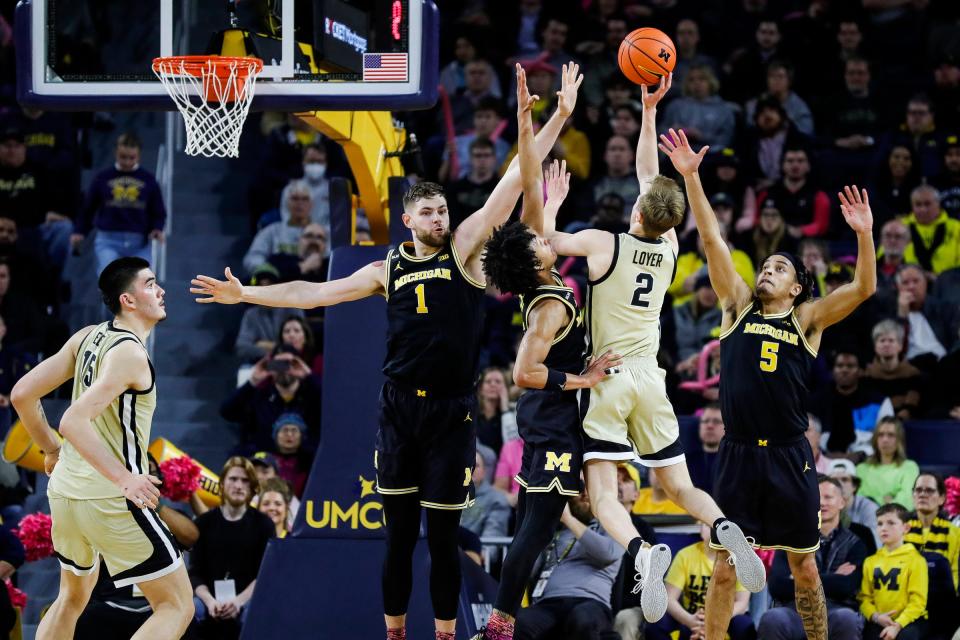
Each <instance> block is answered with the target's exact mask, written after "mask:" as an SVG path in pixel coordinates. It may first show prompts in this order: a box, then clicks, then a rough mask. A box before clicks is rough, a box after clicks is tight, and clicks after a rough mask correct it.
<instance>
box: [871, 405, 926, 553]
mask: <svg viewBox="0 0 960 640" xmlns="http://www.w3.org/2000/svg"><path fill="white" fill-rule="evenodd" d="M870 444H871V445H872V446H873V453H872V454H871V455H870V456H869V457H867V459H866V461H865V462H861V463H860V464H858V465H857V476H858V477H859V478H860V480H861V482H862V484H861V485H860V493H862V494H863V495H864V496H865V497H867V498H870V499H871V500H873V501H874V502H876V503H877V504H879V505H880V506H881V507H882V506H883V505H886V504H890V503H897V504H901V505H903V506H904V507H906V508H907V509H912V508H913V497H912V492H913V484H914V482H916V479H917V476H918V475H919V473H920V469H919V467H917V463H916V462H914V461H913V460H908V459H907V453H906V446H905V442H904V434H903V423H902V422H901V421H900V420H899V419H898V418H883V419H881V420H880V422H879V424H877V428H876V429H875V430H874V432H873V441H872V442H871V443H870ZM880 515H881V514H880V513H879V512H878V513H877V518H879V517H880ZM880 539H881V540H882V541H883V542H884V544H886V541H885V540H883V535H882V533H881V535H880Z"/></svg>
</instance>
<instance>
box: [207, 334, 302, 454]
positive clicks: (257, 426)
mask: <svg viewBox="0 0 960 640" xmlns="http://www.w3.org/2000/svg"><path fill="white" fill-rule="evenodd" d="M289 412H296V413H299V414H300V415H301V416H303V418H304V420H305V421H306V423H307V425H308V433H309V437H308V442H309V443H312V444H315V443H317V442H319V441H320V379H319V378H318V377H317V376H316V375H314V374H313V373H311V372H310V367H308V366H307V364H306V363H305V362H304V361H303V360H301V359H300V358H299V357H297V356H296V355H295V354H293V353H291V351H290V349H289V348H283V347H281V348H280V349H279V351H278V352H277V353H275V355H273V356H272V357H271V358H263V359H261V360H260V361H259V362H257V364H255V365H254V367H253V369H252V370H251V371H250V380H249V381H247V382H246V383H244V384H243V385H242V386H240V387H239V388H238V389H237V390H236V391H234V392H233V394H231V396H230V397H229V398H227V400H226V401H225V402H224V403H223V405H222V406H221V407H220V415H221V416H223V419H224V420H227V421H228V422H236V423H238V424H240V425H241V441H242V442H243V446H244V448H245V449H246V450H247V451H256V450H258V449H272V448H273V440H272V437H271V436H272V428H273V423H274V422H276V421H277V418H279V417H280V415H281V414H284V413H289Z"/></svg>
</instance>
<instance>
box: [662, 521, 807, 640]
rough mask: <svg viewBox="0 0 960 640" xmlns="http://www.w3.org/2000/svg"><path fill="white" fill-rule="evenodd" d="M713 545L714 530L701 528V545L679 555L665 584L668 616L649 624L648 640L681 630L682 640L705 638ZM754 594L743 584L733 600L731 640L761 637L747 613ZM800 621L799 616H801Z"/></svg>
mask: <svg viewBox="0 0 960 640" xmlns="http://www.w3.org/2000/svg"><path fill="white" fill-rule="evenodd" d="M709 542H710V527H708V526H707V525H705V524H701V525H700V542H696V543H694V544H692V545H690V546H688V547H684V548H683V549H681V550H680V551H678V552H677V555H676V556H675V557H674V559H673V563H672V564H671V565H670V571H668V572H667V577H666V578H665V579H664V582H665V583H666V586H667V615H665V616H664V617H663V618H661V619H660V621H659V622H657V623H656V624H653V625H649V626H648V627H647V629H646V633H645V635H644V638H645V639H646V640H669V639H670V638H672V637H673V635H671V634H673V633H675V632H677V631H679V632H680V633H679V637H680V638H691V637H697V638H704V637H706V636H705V635H704V633H705V627H704V624H705V621H706V617H705V614H704V607H705V606H706V602H707V585H709V584H710V578H711V577H712V576H713V563H714V562H715V561H716V558H717V552H716V551H714V550H713V549H711V548H710V546H709V545H708V544H707V543H709ZM749 604H750V594H749V592H748V591H747V590H746V588H745V587H744V586H743V585H741V584H740V583H739V582H737V584H736V593H735V595H734V600H733V617H732V618H731V620H730V627H729V629H728V633H727V636H728V637H729V638H730V640H753V638H756V637H757V632H756V629H754V627H753V620H752V619H751V618H750V615H749V614H748V613H747V606H748V605H749ZM797 619H798V621H799V616H798V617H797Z"/></svg>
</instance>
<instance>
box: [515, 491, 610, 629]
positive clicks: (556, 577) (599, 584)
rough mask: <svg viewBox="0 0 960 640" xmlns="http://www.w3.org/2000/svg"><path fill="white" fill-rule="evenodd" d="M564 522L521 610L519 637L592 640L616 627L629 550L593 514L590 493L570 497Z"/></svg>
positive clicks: (518, 620)
mask: <svg viewBox="0 0 960 640" xmlns="http://www.w3.org/2000/svg"><path fill="white" fill-rule="evenodd" d="M560 522H561V524H563V526H564V530H563V531H561V532H560V533H558V534H557V536H556V537H555V538H554V540H553V542H552V543H551V544H550V546H549V547H548V548H547V550H546V551H545V552H544V554H543V556H542V557H543V558H544V562H543V567H542V570H541V572H540V573H539V575H540V581H539V582H538V586H537V588H536V589H534V591H533V594H532V596H533V604H532V605H531V606H529V607H527V608H525V609H521V610H520V612H519V613H518V614H517V621H516V627H515V630H514V634H513V637H514V640H534V639H536V638H544V637H548V636H552V635H555V634H558V633H559V634H561V635H562V637H563V638H564V640H587V639H588V638H597V637H599V635H600V634H602V633H608V632H610V631H612V630H613V612H612V611H611V609H610V594H611V590H612V588H613V581H614V579H615V578H616V577H617V573H618V572H619V571H620V563H621V560H622V559H623V554H624V549H623V547H621V546H620V545H618V544H617V543H616V542H614V540H613V539H612V538H610V536H609V535H608V534H607V533H606V531H604V530H603V528H602V527H601V526H600V524H599V523H598V522H597V521H596V520H593V519H592V516H591V514H590V502H589V500H588V499H587V497H586V495H585V494H580V496H579V497H575V498H571V499H570V503H569V504H568V505H567V507H565V508H564V510H563V515H562V516H561V518H560Z"/></svg>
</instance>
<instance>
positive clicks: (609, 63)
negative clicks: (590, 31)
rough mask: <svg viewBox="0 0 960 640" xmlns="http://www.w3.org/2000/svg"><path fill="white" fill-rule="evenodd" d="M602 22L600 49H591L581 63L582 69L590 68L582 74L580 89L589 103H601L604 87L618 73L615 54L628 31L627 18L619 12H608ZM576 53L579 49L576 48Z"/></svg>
mask: <svg viewBox="0 0 960 640" xmlns="http://www.w3.org/2000/svg"><path fill="white" fill-rule="evenodd" d="M604 24H605V32H604V38H603V45H602V49H600V50H593V51H592V52H591V53H590V55H589V57H587V59H586V60H585V61H584V65H583V68H584V69H590V73H588V74H586V75H584V78H583V89H582V90H583V96H584V98H586V102H587V104H591V105H599V104H602V103H603V98H604V90H603V89H604V87H606V86H607V84H608V82H609V81H610V80H611V79H612V78H615V77H616V76H618V75H620V68H619V67H618V65H617V55H618V53H619V52H620V43H622V42H623V40H624V38H626V37H627V33H629V31H628V30H627V19H626V18H625V17H624V16H623V15H621V14H617V13H611V14H608V15H607V16H606V21H605V23H604ZM577 53H580V51H579V50H578V51H577Z"/></svg>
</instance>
